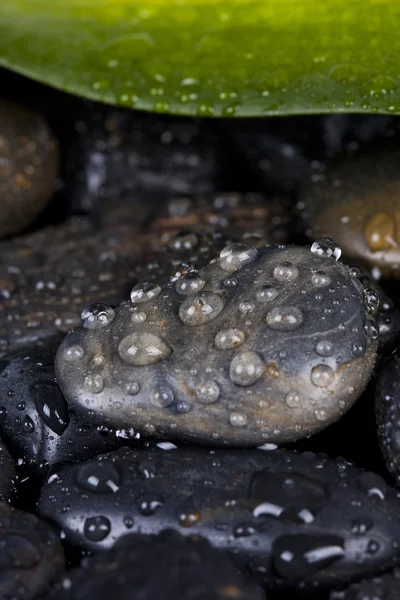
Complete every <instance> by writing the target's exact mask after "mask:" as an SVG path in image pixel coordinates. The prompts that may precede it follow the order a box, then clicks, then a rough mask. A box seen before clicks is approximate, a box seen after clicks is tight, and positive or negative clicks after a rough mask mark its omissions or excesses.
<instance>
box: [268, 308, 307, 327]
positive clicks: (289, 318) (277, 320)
mask: <svg viewBox="0 0 400 600" xmlns="http://www.w3.org/2000/svg"><path fill="white" fill-rule="evenodd" d="M302 323H303V313H302V312H301V310H300V309H298V308H296V307H295V306H286V307H281V306H278V307H276V308H273V309H272V310H271V311H270V312H269V313H268V314H267V325H268V327H270V328H271V329H275V330H276V331H294V330H295V329H298V328H299V327H300V326H301V325H302Z"/></svg>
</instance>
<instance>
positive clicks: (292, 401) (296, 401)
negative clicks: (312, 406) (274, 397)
mask: <svg viewBox="0 0 400 600" xmlns="http://www.w3.org/2000/svg"><path fill="white" fill-rule="evenodd" d="M300 403H301V396H300V394H298V393H297V392H289V393H288V394H287V396H286V404H287V405H288V406H289V407H290V408H297V406H299V405H300Z"/></svg>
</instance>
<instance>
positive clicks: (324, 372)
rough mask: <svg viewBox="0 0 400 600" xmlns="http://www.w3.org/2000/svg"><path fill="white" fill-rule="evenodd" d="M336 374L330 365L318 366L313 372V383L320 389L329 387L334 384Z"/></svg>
mask: <svg viewBox="0 0 400 600" xmlns="http://www.w3.org/2000/svg"><path fill="white" fill-rule="evenodd" d="M334 378H335V373H334V371H333V370H332V369H331V367H330V366H329V365H323V364H321V365H316V366H315V367H313V369H312V370H311V382H312V383H313V384H314V385H315V386H317V387H320V388H324V387H328V386H329V385H331V383H333V380H334Z"/></svg>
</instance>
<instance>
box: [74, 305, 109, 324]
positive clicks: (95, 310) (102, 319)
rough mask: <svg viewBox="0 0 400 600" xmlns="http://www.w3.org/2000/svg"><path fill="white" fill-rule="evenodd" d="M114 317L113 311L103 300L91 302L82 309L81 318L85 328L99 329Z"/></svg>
mask: <svg viewBox="0 0 400 600" xmlns="http://www.w3.org/2000/svg"><path fill="white" fill-rule="evenodd" d="M114 317H115V312H114V310H113V309H112V308H111V306H108V304H104V303H103V302H96V303H95V304H91V305H90V306H88V307H87V308H85V309H84V310H83V311H82V314H81V319H82V323H83V326H84V327H86V329H100V328H101V327H106V326H107V325H109V324H110V323H111V322H112V321H113V319H114Z"/></svg>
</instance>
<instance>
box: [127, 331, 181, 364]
mask: <svg viewBox="0 0 400 600" xmlns="http://www.w3.org/2000/svg"><path fill="white" fill-rule="evenodd" d="M171 353H172V348H171V347H170V346H168V344H167V343H166V342H164V340H162V339H161V338H160V337H159V336H158V335H155V334H153V333H148V332H143V333H131V334H130V335H127V336H126V337H124V338H123V339H122V340H121V342H120V343H119V346H118V354H119V356H120V357H121V359H122V360H123V361H124V362H126V363H128V364H129V365H135V366H136V367H143V366H146V365H152V364H154V363H156V362H159V361H160V360H163V359H164V358H166V357H167V356H169V355H170V354H171Z"/></svg>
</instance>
